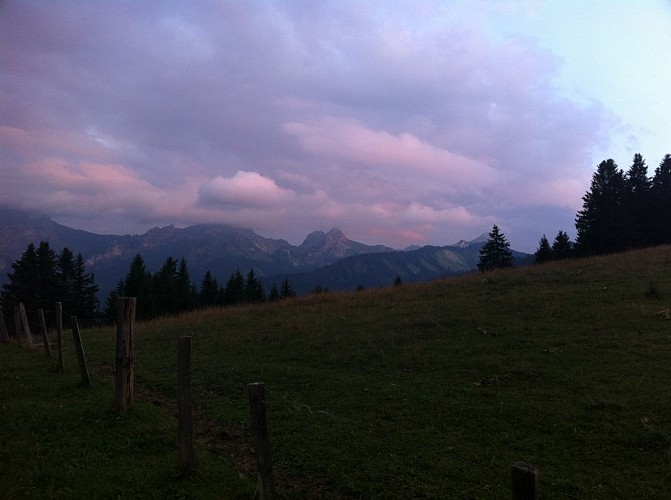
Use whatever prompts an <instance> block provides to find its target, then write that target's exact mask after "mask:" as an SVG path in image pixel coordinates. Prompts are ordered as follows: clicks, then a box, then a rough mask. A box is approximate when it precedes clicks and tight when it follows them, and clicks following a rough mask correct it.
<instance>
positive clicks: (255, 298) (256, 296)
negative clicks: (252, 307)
mask: <svg viewBox="0 0 671 500" xmlns="http://www.w3.org/2000/svg"><path fill="white" fill-rule="evenodd" d="M265 300H266V293H265V291H264V290H263V285H262V284H261V282H260V281H259V280H258V279H257V278H256V275H255V274H254V269H250V271H249V273H248V274H247V281H245V289H244V301H245V302H246V303H248V304H259V303H261V302H264V301H265Z"/></svg>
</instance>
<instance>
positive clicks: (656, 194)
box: [650, 154, 671, 245]
mask: <svg viewBox="0 0 671 500" xmlns="http://www.w3.org/2000/svg"><path fill="white" fill-rule="evenodd" d="M651 198H652V206H653V208H652V214H650V217H651V219H652V220H653V221H654V222H653V225H652V229H651V234H652V236H653V238H652V241H651V243H652V244H656V245H659V244H666V243H671V154H667V155H665V156H664V159H663V160H662V161H661V163H660V164H659V167H657V168H656V169H655V175H654V177H653V178H652V189H651Z"/></svg>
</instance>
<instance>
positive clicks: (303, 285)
mask: <svg viewBox="0 0 671 500" xmlns="http://www.w3.org/2000/svg"><path fill="white" fill-rule="evenodd" d="M486 241H487V235H485V237H484V239H483V238H482V236H480V237H478V238H476V239H475V240H472V241H465V240H462V241H459V242H458V243H455V244H454V245H449V246H443V247H438V246H424V247H421V248H418V249H416V250H409V249H406V250H403V251H400V250H398V251H386V252H381V253H372V254H371V253H369V254H359V255H354V256H351V257H346V258H344V259H341V260H338V261H336V262H334V263H333V264H330V265H328V266H325V267H322V268H319V269H315V270H314V271H310V272H305V273H301V274H290V275H287V276H286V277H287V278H288V279H289V282H290V283H291V284H292V286H293V287H294V290H295V291H296V293H298V294H299V295H302V294H307V293H310V292H311V291H313V290H314V289H315V288H316V287H317V286H319V287H321V288H322V289H325V288H327V289H329V290H353V289H355V288H357V287H359V286H362V287H364V288H376V287H381V286H389V285H392V284H393V283H394V281H395V280H396V278H401V281H402V282H403V283H416V282H420V281H429V280H433V279H438V278H443V277H448V276H455V275H459V274H464V273H468V272H473V271H475V270H476V269H477V265H478V261H479V260H480V249H481V248H482V246H483V245H484V243H485V242H486ZM532 257H533V256H530V255H529V254H526V253H522V252H516V251H513V258H514V259H515V263H516V265H527V264H530V263H532V261H533V259H532ZM284 278H285V276H270V277H268V278H264V279H263V280H262V281H263V282H264V285H265V286H267V287H269V286H271V285H272V284H273V283H281V281H282V280H283V279H284Z"/></svg>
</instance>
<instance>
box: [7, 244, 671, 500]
mask: <svg viewBox="0 0 671 500" xmlns="http://www.w3.org/2000/svg"><path fill="white" fill-rule="evenodd" d="M669 306H671V247H660V248H653V249H647V250H642V251H636V252H629V253H626V254H619V255H613V256H607V257H599V258H593V259H585V260H577V261H566V262H555V263H549V264H545V265H542V266H534V267H528V268H519V269H512V270H505V271H496V272H491V273H485V274H473V275H468V276H463V277H460V278H454V279H448V280H444V281H437V282H432V283H425V284H418V285H403V286H400V287H393V288H392V287H390V288H385V289H380V290H364V291H359V292H351V293H326V294H319V295H315V296H312V297H306V298H298V299H295V300H290V301H285V302H281V303H273V304H265V305H261V306H248V307H240V308H230V309H209V310H205V311H199V312H193V313H189V314H185V315H182V316H179V317H175V318H164V319H159V320H155V321H152V322H148V323H144V324H141V325H139V326H138V329H137V337H136V373H137V381H138V388H139V389H140V388H141V389H142V390H141V391H139V398H138V399H139V401H138V402H137V404H136V406H135V407H134V409H133V410H132V411H131V413H130V414H129V415H127V416H124V417H121V418H120V420H117V419H119V417H118V416H115V414H113V413H110V407H111V399H112V394H113V388H112V387H111V384H112V382H111V377H110V376H109V373H110V372H111V368H112V367H113V363H114V331H113V330H111V329H101V330H91V331H86V332H84V333H83V336H84V342H85V348H86V350H87V356H88V358H89V361H90V363H91V364H92V365H93V366H94V367H96V368H95V369H94V370H93V373H94V383H95V387H94V389H92V390H90V391H86V390H81V389H78V388H76V387H75V385H76V384H75V382H74V380H73V377H74V375H73V373H74V367H75V360H74V358H72V360H71V361H69V367H70V372H69V373H67V374H65V375H60V374H57V373H53V372H50V371H49V362H48V361H46V360H45V358H43V355H41V353H40V354H37V353H34V354H29V353H25V352H19V351H18V348H16V347H15V346H10V347H2V348H1V350H0V356H1V357H2V360H3V364H2V367H3V368H2V371H3V373H2V386H1V387H2V396H3V398H2V401H3V403H2V404H3V408H2V411H3V418H4V419H5V420H7V421H8V422H9V423H8V424H5V425H3V426H2V428H1V429H0V439H2V441H1V444H2V448H1V449H0V453H1V455H0V457H1V458H2V461H1V462H0V481H1V482H2V483H9V482H11V481H16V477H17V476H15V473H13V472H12V473H9V472H8V470H21V469H23V468H25V469H26V470H28V472H27V473H26V474H20V475H19V477H20V481H19V483H20V484H21V485H23V486H22V487H21V488H22V489H21V490H20V491H19V493H21V494H23V493H25V492H28V493H30V492H32V493H33V494H34V496H39V493H44V492H45V491H46V492H47V493H53V494H54V496H59V495H60V496H63V497H66V496H68V494H66V493H67V492H69V491H80V490H77V488H80V489H81V487H80V486H77V485H78V484H79V483H78V480H77V479H76V476H75V475H74V474H73V475H67V474H66V475H65V476H63V475H62V470H63V468H66V469H67V468H68V467H69V468H72V469H77V468H78V467H79V466H81V465H82V463H91V464H93V465H92V467H94V469H95V473H93V472H91V473H90V474H89V476H87V477H91V478H92V477H94V476H95V478H99V482H100V483H105V485H103V484H98V483H96V482H95V481H92V482H91V486H90V487H91V488H93V489H92V490H91V491H93V492H94V493H95V494H97V495H98V496H108V495H110V496H113V494H117V493H116V492H117V491H119V492H120V493H118V494H121V496H124V495H126V494H127V493H128V491H127V490H123V489H122V488H123V487H122V486H121V485H122V484H123V481H122V480H127V481H130V483H132V484H135V486H133V488H135V489H137V493H138V494H139V496H151V495H149V494H148V490H147V489H142V488H143V485H142V484H136V483H133V477H134V473H133V472H132V471H134V470H136V469H142V468H145V467H149V468H151V467H155V472H153V473H152V474H150V478H151V479H150V480H149V483H148V484H151V485H152V486H151V487H152V488H155V489H156V491H159V492H162V493H167V494H169V495H173V496H179V495H183V496H194V497H195V496H198V497H211V498H221V497H225V498H235V497H238V496H240V495H242V496H246V497H250V496H251V495H253V473H252V471H253V467H252V464H253V459H252V455H251V450H250V438H249V410H248V407H247V399H246V394H245V387H246V384H247V383H249V382H255V381H263V382H265V383H266V384H267V389H266V390H267V395H266V397H267V407H268V418H269V426H270V437H271V441H272V444H273V451H274V460H275V470H276V473H277V475H278V484H279V490H280V493H281V495H283V496H289V497H301V496H308V497H324V498H329V497H355V498H371V497H378V498H421V497H425V498H427V497H428V498H505V497H508V496H509V494H510V493H509V491H510V486H509V471H510V466H511V465H512V464H513V463H515V462H517V461H519V460H525V461H527V462H530V463H532V464H534V465H536V466H538V467H539V469H540V471H541V492H542V497H543V498H668V497H670V496H671V465H670V462H669V459H670V457H669V445H670V442H671V398H670V397H669V387H670V386H671V376H670V369H669V368H668V366H669V361H668V360H669V359H671V322H670V321H667V320H664V318H663V316H659V315H658V312H659V311H661V310H663V309H665V308H669ZM138 307H141V304H139V305H138ZM180 335H191V336H192V337H193V382H194V397H195V401H196V406H197V421H198V422H199V424H198V425H199V431H198V443H199V444H198V458H199V463H201V464H202V465H201V468H200V469H199V472H198V473H197V474H195V475H192V476H189V477H183V476H181V475H180V473H179V470H177V469H176V465H175V464H176V462H177V451H176V449H175V446H176V420H175V416H174V410H173V409H172V407H171V406H170V403H169V402H170V401H171V400H173V399H174V395H175V391H176V339H177V337H178V336H180ZM69 355H70V356H73V354H72V353H70V354H69ZM17 375H18V376H19V379H17V378H16V376H17ZM24 377H25V378H24ZM142 398H145V400H143V399H142ZM147 399H148V400H150V401H153V402H154V403H157V404H151V403H147V402H146V400H147ZM63 401H65V404H64V406H70V405H71V406H72V409H71V411H72V414H71V415H70V416H69V417H68V418H66V419H60V420H59V419H57V418H56V417H57V416H58V415H59V412H61V411H62V410H61V409H60V408H59V406H60V405H61V404H62V402H63ZM28 415H30V417H28ZM81 415H83V416H81ZM72 420H74V421H80V422H81V425H83V426H84V429H85V433H86V436H87V437H86V439H81V435H82V431H80V430H78V428H77V427H76V426H75V425H73V424H70V423H69V422H71V421H72ZM27 421H28V422H32V423H31V424H30V425H29V424H27V423H26V422H27ZM52 421H56V422H61V423H60V424H58V425H60V426H61V431H62V435H63V436H64V437H63V438H61V439H58V440H54V439H53V438H52V437H51V433H50V432H44V431H42V430H40V429H41V428H42V427H43V425H42V424H41V422H52ZM65 422H68V423H67V424H66V423H65ZM49 425H55V424H49ZM70 438H72V440H74V441H75V442H76V443H77V448H75V447H74V446H73V445H71V444H70ZM23 443H25V444H26V446H23V445H22V444H23ZM27 443H32V444H30V445H28V444H27ZM47 450H48V451H47ZM45 453H47V456H49V457H51V460H53V461H54V462H57V463H58V464H59V465H58V466H55V465H54V466H53V467H49V466H47V465H43V462H44V459H43V458H42V457H43V454H45ZM82 457H87V458H86V460H88V462H86V461H84V462H82V460H84V459H83V458H82ZM126 461H127V463H128V466H127V467H125V468H121V467H120V466H119V464H120V463H125V462H126ZM36 464H40V465H39V466H38V465H36ZM154 464H155V465H154ZM236 468H237V470H238V471H240V474H238V473H237V472H235V470H236ZM151 470H154V469H151ZM210 474H212V479H211V481H209V480H208V476H209V475H210ZM250 476H252V477H251V478H250ZM208 482H209V483H211V487H209V488H208V486H207V484H208ZM115 488H118V490H115ZM133 491H134V492H135V490H133ZM15 496H19V495H18V493H17V494H16V495H15Z"/></svg>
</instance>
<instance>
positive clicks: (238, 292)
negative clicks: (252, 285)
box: [224, 269, 245, 306]
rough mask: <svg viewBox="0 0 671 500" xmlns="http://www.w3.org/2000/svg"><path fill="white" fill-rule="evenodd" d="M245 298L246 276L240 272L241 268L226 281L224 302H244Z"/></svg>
mask: <svg viewBox="0 0 671 500" xmlns="http://www.w3.org/2000/svg"><path fill="white" fill-rule="evenodd" d="M244 299H245V278H244V276H243V275H242V273H241V272H240V269H236V271H235V272H234V273H233V274H231V276H230V278H228V281H227V282H226V288H225V290H224V304H225V305H230V306H232V305H236V304H240V303H241V302H243V301H244Z"/></svg>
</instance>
